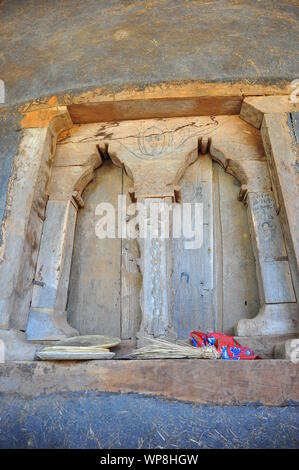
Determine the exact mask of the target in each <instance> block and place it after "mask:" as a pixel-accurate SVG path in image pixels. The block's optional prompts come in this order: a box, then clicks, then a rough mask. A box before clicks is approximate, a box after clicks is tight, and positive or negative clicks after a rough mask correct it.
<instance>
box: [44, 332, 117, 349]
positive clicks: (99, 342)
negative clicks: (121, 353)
mask: <svg viewBox="0 0 299 470" xmlns="http://www.w3.org/2000/svg"><path fill="white" fill-rule="evenodd" d="M120 342H121V340H120V339H119V338H113V337H110V336H104V335H85V336H73V337H71V338H67V339H64V340H62V341H57V343H55V347H57V346H59V347H60V346H80V347H89V346H98V347H101V348H105V349H109V348H113V347H115V346H118V345H119V344H120ZM45 349H46V348H45ZM47 349H48V347H47Z"/></svg>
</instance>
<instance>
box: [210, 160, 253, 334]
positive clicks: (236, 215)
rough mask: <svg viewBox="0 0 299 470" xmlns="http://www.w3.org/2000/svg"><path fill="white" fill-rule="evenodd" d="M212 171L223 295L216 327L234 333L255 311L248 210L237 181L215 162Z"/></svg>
mask: <svg viewBox="0 0 299 470" xmlns="http://www.w3.org/2000/svg"><path fill="white" fill-rule="evenodd" d="M213 172H214V174H215V178H214V184H215V185H219V187H218V188H217V189H216V188H215V191H216V193H217V192H219V196H218V200H216V201H215V203H216V204H217V206H218V209H217V206H216V207H215V223H216V225H217V226H219V230H218V231H217V235H216V238H217V239H216V240H215V249H216V250H218V253H217V255H215V260H216V265H217V264H218V263H219V267H216V269H217V270H218V272H219V274H218V278H219V279H218V283H217V291H219V294H218V298H219V295H221V293H222V296H223V297H222V299H221V300H219V301H218V302H219V305H218V321H217V326H218V325H219V326H218V328H219V329H220V330H221V331H224V332H225V333H229V334H233V331H234V330H233V328H234V325H235V324H236V323H237V322H238V321H239V320H240V319H241V318H252V317H253V316H254V315H255V314H256V312H257V311H258V309H259V299H258V286H257V279H256V273H255V263H254V256H253V251H252V246H251V240H250V233H249V226H248V218H247V213H246V209H245V207H244V206H243V204H241V203H240V202H239V201H238V193H239V190H240V184H239V182H238V181H237V180H236V179H235V178H234V177H233V176H231V175H228V174H227V173H225V172H224V170H223V169H222V168H221V167H220V166H219V165H218V164H217V163H214V164H213ZM218 256H219V257H220V259H219V258H218ZM221 258H222V259H221ZM221 266H222V267H221ZM221 283H222V285H221ZM215 294H216V293H215ZM221 304H222V311H221Z"/></svg>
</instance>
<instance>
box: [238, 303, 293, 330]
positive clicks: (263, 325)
mask: <svg viewBox="0 0 299 470" xmlns="http://www.w3.org/2000/svg"><path fill="white" fill-rule="evenodd" d="M289 333H299V315H298V304H297V303H295V302H294V303H284V304H265V305H263V306H262V307H261V308H260V311H259V313H258V314H257V316H256V317H255V318H251V319H248V318H246V319H245V318H242V319H241V320H239V322H238V323H237V325H236V326H235V334H236V336H259V335H283V334H289Z"/></svg>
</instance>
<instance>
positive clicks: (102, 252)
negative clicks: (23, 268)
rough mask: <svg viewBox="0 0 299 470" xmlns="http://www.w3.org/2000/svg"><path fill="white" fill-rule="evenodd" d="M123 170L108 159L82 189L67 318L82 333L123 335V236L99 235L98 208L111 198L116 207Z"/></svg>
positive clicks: (110, 200)
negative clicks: (121, 296) (81, 204)
mask: <svg viewBox="0 0 299 470" xmlns="http://www.w3.org/2000/svg"><path fill="white" fill-rule="evenodd" d="M121 190H122V170H121V169H120V168H117V167H115V166H114V165H113V164H112V162H110V161H107V162H105V164H104V165H103V166H102V167H101V168H100V169H99V170H98V171H97V172H96V176H95V179H94V180H93V181H92V182H91V183H90V184H89V185H88V186H87V188H86V190H85V192H84V193H83V199H84V202H85V207H84V209H83V210H79V212H78V218H77V227H76V233H75V241H74V251H73V258H72V268H71V276H70V288H69V300H68V318H69V323H70V324H71V325H72V326H73V327H75V328H76V329H77V330H78V331H79V333H80V334H104V335H110V336H119V335H120V239H118V238H114V239H112V238H109V239H99V238H97V237H96V234H95V224H96V222H97V220H98V219H99V217H97V216H95V208H96V206H97V205H98V204H99V203H101V202H108V203H111V204H113V206H114V207H116V208H117V196H118V195H119V194H121Z"/></svg>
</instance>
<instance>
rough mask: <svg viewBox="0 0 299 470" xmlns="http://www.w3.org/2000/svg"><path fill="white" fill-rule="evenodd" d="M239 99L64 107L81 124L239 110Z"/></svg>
mask: <svg viewBox="0 0 299 470" xmlns="http://www.w3.org/2000/svg"><path fill="white" fill-rule="evenodd" d="M241 103H242V98H241V97H240V96H212V97H210V96H200V97H190V98H188V97H187V98H161V99H148V100H146V99H140V100H123V101H113V102H111V101H104V102H99V103H89V104H71V105H70V106H69V107H68V109H69V113H70V116H71V118H72V121H73V123H74V124H84V123H91V122H100V121H122V120H124V119H125V120H129V119H148V118H169V117H176V116H181V117H183V116H210V115H221V114H226V115H229V114H239V112H240V109H241Z"/></svg>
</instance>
